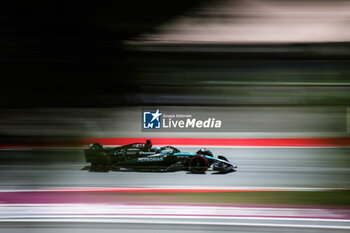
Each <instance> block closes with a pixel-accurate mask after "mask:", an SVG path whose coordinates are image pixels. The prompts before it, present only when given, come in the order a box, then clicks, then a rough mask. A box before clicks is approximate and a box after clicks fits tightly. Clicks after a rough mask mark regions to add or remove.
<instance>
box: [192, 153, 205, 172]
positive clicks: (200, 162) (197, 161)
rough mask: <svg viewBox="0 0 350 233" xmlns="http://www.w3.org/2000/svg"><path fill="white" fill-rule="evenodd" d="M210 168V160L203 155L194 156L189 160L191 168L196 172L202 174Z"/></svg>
mask: <svg viewBox="0 0 350 233" xmlns="http://www.w3.org/2000/svg"><path fill="white" fill-rule="evenodd" d="M207 169H208V160H207V159H206V158H205V157H204V156H202V155H196V156H194V157H193V158H192V159H191V160H190V162H189V170H190V171H191V172H192V173H194V174H202V173H204V172H205V171H206V170H207Z"/></svg>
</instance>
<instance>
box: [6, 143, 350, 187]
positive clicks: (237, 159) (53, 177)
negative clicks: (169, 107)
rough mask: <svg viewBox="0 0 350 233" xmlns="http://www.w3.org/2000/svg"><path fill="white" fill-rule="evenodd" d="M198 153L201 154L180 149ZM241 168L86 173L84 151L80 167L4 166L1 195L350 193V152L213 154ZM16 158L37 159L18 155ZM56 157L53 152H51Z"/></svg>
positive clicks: (221, 151) (280, 150)
mask: <svg viewBox="0 0 350 233" xmlns="http://www.w3.org/2000/svg"><path fill="white" fill-rule="evenodd" d="M179 149H181V150H182V151H187V152H195V151H196V150H197V149H198V148H189V147H187V148H179ZM209 149H210V150H211V151H212V152H213V153H214V154H215V155H218V154H219V155H220V154H221V155H225V156H227V158H228V159H229V160H230V161H231V162H232V163H234V164H237V165H238V170H237V172H233V173H229V174H225V175H221V174H215V173H214V172H213V171H207V173H206V174H200V175H195V174H189V173H188V172H186V171H178V172H169V173H154V172H153V173H152V172H109V173H95V172H89V171H87V170H81V169H82V168H83V167H84V166H87V165H88V163H85V162H84V159H83V154H82V152H81V151H79V152H77V151H72V152H71V153H72V155H73V154H75V155H74V156H77V155H76V154H77V153H79V155H78V158H79V159H78V160H77V161H75V162H62V161H61V162H60V163H57V162H55V161H52V162H51V163H50V164H41V165H38V164H36V165H34V164H28V165H8V166H7V165H2V166H1V169H0V176H1V177H2V178H1V179H0V188H1V189H31V188H52V187H191V188H196V187H228V188H235V187H320V188H349V187H350V169H349V164H350V157H349V155H350V148H209ZM12 153H22V154H25V153H31V152H28V151H16V152H12ZM51 153H52V152H51Z"/></svg>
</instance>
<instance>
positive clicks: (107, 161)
mask: <svg viewBox="0 0 350 233" xmlns="http://www.w3.org/2000/svg"><path fill="white" fill-rule="evenodd" d="M110 169H111V158H110V157H109V156H107V155H106V154H105V153H99V154H97V155H96V156H95V157H94V158H93V160H92V162H91V168H90V171H94V172H108V171H109V170H110Z"/></svg>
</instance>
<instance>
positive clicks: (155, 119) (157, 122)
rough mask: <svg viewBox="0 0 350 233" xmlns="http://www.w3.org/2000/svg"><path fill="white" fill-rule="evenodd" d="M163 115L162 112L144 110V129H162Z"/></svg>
mask: <svg viewBox="0 0 350 233" xmlns="http://www.w3.org/2000/svg"><path fill="white" fill-rule="evenodd" d="M161 116H162V113H161V112H159V109H157V111H155V112H153V111H144V112H143V124H142V125H143V128H144V129H160V128H161Z"/></svg>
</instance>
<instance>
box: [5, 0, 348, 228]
mask: <svg viewBox="0 0 350 233" xmlns="http://www.w3.org/2000/svg"><path fill="white" fill-rule="evenodd" d="M349 22H350V2H349V1H346V0H333V1H326V0H307V1H306V0H303V1H301V0H300V1H299V0H297V1H287V0H279V1H276V0H218V1H213V0H211V1H210V0H177V1H161V2H160V1H153V0H148V1H138V0H129V1H112V0H101V1H75V0H73V1H16V0H14V1H4V2H2V7H1V20H0V23H1V31H0V60H1V63H0V77H1V83H2V85H1V87H2V88H1V91H0V107H1V108H0V148H1V151H0V163H1V164H0V166H1V170H0V177H1V179H0V189H2V190H27V189H30V190H32V189H34V190H40V189H47V188H67V187H69V188H77V187H80V188H81V187H84V188H85V187H103V188H105V187H113V188H115V187H124V188H125V187H126V188H130V187H167V186H171V187H183V186H186V187H190V188H200V187H203V186H206V187H209V188H213V187H215V188H220V187H225V188H232V189H236V188H241V187H245V188H247V189H249V188H251V187H255V188H256V187H263V188H271V187H273V188H301V189H305V188H321V189H326V190H328V191H329V189H331V190H333V191H334V189H336V190H338V189H340V190H342V191H339V190H338V191H336V193H333V192H328V191H322V193H318V194H317V195H310V196H308V197H307V198H304V199H302V198H300V196H303V195H304V194H300V193H286V194H285V196H284V198H282V200H277V201H276V202H273V201H272V202H271V200H276V199H275V198H276V197H277V196H279V195H280V194H275V193H271V194H269V195H271V196H269V195H266V196H264V197H263V198H261V195H260V193H259V195H257V196H258V197H259V198H258V197H257V196H254V195H253V197H250V195H252V194H251V193H246V194H242V195H240V196H235V195H234V194H232V195H231V196H230V195H228V196H226V197H225V198H224V197H220V198H218V199H212V198H208V197H206V196H204V197H201V198H199V197H198V196H197V197H186V198H187V199H186V198H184V197H179V196H176V195H175V197H172V198H170V199H171V200H175V201H176V202H179V203H192V204H193V203H198V202H201V203H206V204H215V203H216V204H218V203H219V204H220V203H221V204H223V203H224V204H236V205H237V204H244V205H253V204H255V205H271V204H272V205H277V206H283V205H295V206H310V205H311V206H313V205H317V206H319V205H321V206H327V208H328V207H330V206H331V207H334V206H337V207H341V208H343V209H346V211H348V208H349V205H350V202H349V195H348V194H349V193H348V189H349V188H350V182H349V178H350V158H349V155H350V153H349V152H350V151H349V145H350V142H349V122H350V105H349V103H350V60H349V58H350V43H349V41H350V23H349ZM142 107H157V108H159V107H168V108H172V109H175V110H179V111H183V110H186V111H193V112H201V113H203V112H208V113H210V112H216V113H218V114H220V116H222V118H223V119H224V121H226V122H230V124H234V125H237V128H236V129H237V130H235V131H233V132H211V133H210V134H209V133H206V132H192V133H186V134H184V133H180V132H172V133H161V132H158V133H157V132H151V133H150V132H142V131H141V122H140V119H141V118H140V116H141V109H142ZM91 137H93V138H124V139H125V138H151V139H153V138H225V139H242V138H243V139H252V140H254V139H302V140H303V139H308V140H315V141H316V142H317V143H311V144H308V145H306V146H305V145H304V144H303V143H299V144H298V145H292V146H290V145H279V146H271V145H269V144H266V145H260V146H259V147H257V146H254V145H251V146H244V147H242V146H240V145H236V146H233V147H230V148H218V147H215V148H214V147H213V148H209V149H211V150H212V151H213V152H214V153H215V154H218V153H221V154H225V155H227V157H228V158H229V160H230V161H232V162H234V163H236V164H237V165H238V167H239V170H238V172H236V173H233V174H228V175H227V176H220V177H217V176H211V175H209V174H206V175H204V177H199V176H194V175H189V174H185V173H175V174H162V175H159V174H143V173H142V174H140V173H127V174H126V173H119V172H112V173H108V174H96V173H88V172H87V171H84V170H80V169H81V168H83V167H84V166H85V165H87V164H86V163H84V158H83V154H82V150H81V149H82V148H83V147H85V146H86V142H87V140H86V138H91ZM320 139H321V140H320ZM156 142H157V141H156V140H155V143H153V144H155V145H156ZM319 142H322V143H319ZM196 146H201V147H206V145H196ZM180 148H181V145H180ZM181 149H184V150H186V151H189V152H192V151H194V150H195V149H197V148H181ZM148 195H149V194H147V195H146V194H145V195H144V196H142V195H141V198H140V199H141V200H143V198H145V200H148V201H147V202H152V203H153V202H157V201H155V200H158V198H160V197H159V196H157V197H156V198H153V199H152V198H151V199H147V198H146V196H148ZM154 195H156V194H154ZM157 195H158V194H157ZM172 195H173V194H172ZM215 195H217V194H215ZM210 196H212V195H210ZM2 198H3V199H2V200H0V201H2V202H3V203H7V202H6V200H8V199H6V197H2ZM35 198H37V197H35ZM35 198H34V199H35ZM81 198H83V197H81ZM93 199H94V200H99V197H95V198H93ZM100 199H102V198H100ZM140 199H137V200H136V201H137V202H140ZM170 199H167V198H165V199H164V198H160V200H161V201H159V202H171V201H170ZM219 199H220V201H218V200H219ZM335 199H337V200H340V201H339V202H334V200H335ZM21 200H22V199H21ZM84 200H85V199H84ZM113 200H114V199H113ZM199 200H201V201H199ZM332 200H333V201H332ZM114 201H116V202H118V203H119V202H122V203H124V202H125V199H123V198H120V199H118V198H117V199H116V200H114ZM127 201H131V202H134V201H135V200H134V199H132V200H127ZM81 202H83V203H84V201H81ZM97 202H98V201H97ZM21 203H22V202H21ZM346 211H345V212H346ZM345 212H344V213H345ZM346 213H347V214H348V212H346ZM7 216H8V215H7V212H4V214H3V215H2V217H3V218H6V217H7ZM348 216H349V215H347V218H348ZM2 227H3V228H4V229H5V228H6V227H7V226H4V225H2ZM105 227H106V226H105ZM106 228H108V227H106ZM6 229H7V228H6ZM108 229H109V228H108ZM118 229H119V228H118ZM176 229H177V228H174V229H172V228H171V229H170V228H168V230H169V231H176ZM179 230H180V228H179ZM182 230H183V229H182ZM187 230H188V229H187ZM192 230H193V229H192ZM222 230H225V229H222ZM240 230H241V231H255V230H256V229H245V228H242V229H240ZM270 230H271V229H270ZM333 230H334V229H333ZM338 230H339V229H338ZM342 230H347V228H342ZM14 231H15V230H14ZM19 231H20V230H19ZM35 231H36V230H33V232H35ZM189 231H190V230H189ZM213 231H214V230H213Z"/></svg>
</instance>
